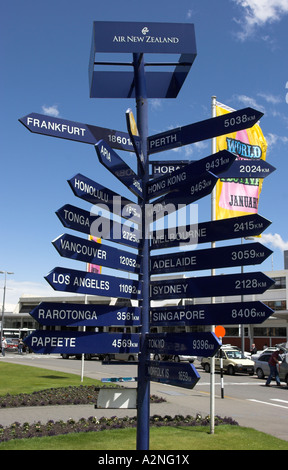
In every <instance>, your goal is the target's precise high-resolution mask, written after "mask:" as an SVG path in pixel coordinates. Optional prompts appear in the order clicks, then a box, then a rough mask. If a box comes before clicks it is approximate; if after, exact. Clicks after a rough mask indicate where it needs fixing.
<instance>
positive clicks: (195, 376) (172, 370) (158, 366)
mask: <svg viewBox="0 0 288 470" xmlns="http://www.w3.org/2000/svg"><path fill="white" fill-rule="evenodd" d="M146 377H147V378H148V379H150V380H152V381H153V382H160V383H162V384H169V385H176V387H183V388H190V389H192V388H194V387H195V385H196V384H197V382H198V380H199V379H200V375H199V373H198V372H197V370H196V369H195V367H194V366H193V364H188V363H182V364H176V363H174V362H159V361H150V362H149V363H147V364H146Z"/></svg>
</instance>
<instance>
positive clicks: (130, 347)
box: [24, 330, 139, 354]
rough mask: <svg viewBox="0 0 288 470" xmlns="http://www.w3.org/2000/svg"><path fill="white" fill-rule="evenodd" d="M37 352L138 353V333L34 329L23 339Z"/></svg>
mask: <svg viewBox="0 0 288 470" xmlns="http://www.w3.org/2000/svg"><path fill="white" fill-rule="evenodd" d="M24 342H25V344H26V345H27V346H28V347H29V348H31V349H32V351H33V352H35V353H38V354H112V353H138V352H139V335H138V334H136V333H135V334H133V333H132V334H128V333H95V332H91V331H46V330H36V331H34V332H33V333H32V334H31V335H29V336H28V337H27V338H25V340H24Z"/></svg>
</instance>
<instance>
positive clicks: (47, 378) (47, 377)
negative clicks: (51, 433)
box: [0, 362, 103, 396]
mask: <svg viewBox="0 0 288 470" xmlns="http://www.w3.org/2000/svg"><path fill="white" fill-rule="evenodd" d="M0 377H1V380H0V396H2V395H6V394H7V393H10V394H11V395H17V394H19V393H32V392H35V391H38V390H43V389H46V388H53V387H68V386H71V385H73V386H75V385H80V384H83V385H95V386H97V387H98V386H103V384H102V382H100V381H99V380H95V379H90V378H88V377H84V379H83V382H80V376H78V375H75V374H68V373H66V372H57V371H54V370H52V371H51V370H47V369H41V368H39V367H32V366H24V365H21V364H20V365H18V364H9V363H8V362H1V363H0Z"/></svg>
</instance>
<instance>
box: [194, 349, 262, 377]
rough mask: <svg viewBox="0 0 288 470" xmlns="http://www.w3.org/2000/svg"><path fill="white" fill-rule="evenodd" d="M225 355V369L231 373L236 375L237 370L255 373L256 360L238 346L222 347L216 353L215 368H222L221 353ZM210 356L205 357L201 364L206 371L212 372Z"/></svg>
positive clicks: (250, 373)
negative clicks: (252, 359)
mask: <svg viewBox="0 0 288 470" xmlns="http://www.w3.org/2000/svg"><path fill="white" fill-rule="evenodd" d="M221 352H222V357H223V371H224V372H226V373H227V374H229V375H234V374H235V373H236V372H242V373H247V374H249V375H253V374H254V362H253V361H251V359H248V358H247V357H246V356H245V355H244V354H242V352H241V351H239V349H237V348H227V347H225V346H224V347H221V348H220V349H219V351H217V353H216V355H215V370H220V353H221ZM210 364H211V358H210V357H203V358H202V360H201V365H202V367H203V369H204V370H205V372H210Z"/></svg>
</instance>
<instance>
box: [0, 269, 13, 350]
mask: <svg viewBox="0 0 288 470" xmlns="http://www.w3.org/2000/svg"><path fill="white" fill-rule="evenodd" d="M0 274H4V275H5V277H4V290H3V305H2V317H1V336H0V340H1V347H2V338H3V324H4V311H5V297H6V278H7V274H14V273H12V272H10V271H0ZM4 354H5V352H4ZM4 354H3V348H2V356H4Z"/></svg>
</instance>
